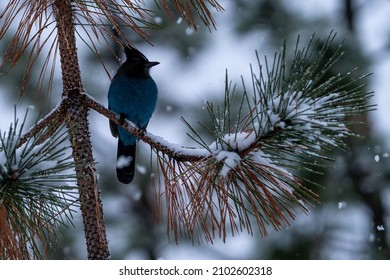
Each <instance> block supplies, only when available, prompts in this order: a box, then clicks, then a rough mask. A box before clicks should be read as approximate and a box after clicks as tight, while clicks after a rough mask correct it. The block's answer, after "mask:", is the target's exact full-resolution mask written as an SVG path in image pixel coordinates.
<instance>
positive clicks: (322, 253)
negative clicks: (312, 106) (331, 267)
mask: <svg viewBox="0 0 390 280" xmlns="http://www.w3.org/2000/svg"><path fill="white" fill-rule="evenodd" d="M6 2H7V1H1V2H0V8H3V7H4V5H5V4H6ZM145 2H148V3H150V8H151V9H153V10H155V9H156V6H155V3H154V1H145ZM219 2H220V4H221V5H222V6H223V7H224V9H225V11H224V12H223V13H215V15H214V16H215V19H216V23H217V25H216V30H211V32H210V31H209V30H208V29H207V28H205V27H203V26H202V25H201V24H200V25H199V28H198V30H197V31H195V30H193V29H191V28H188V27H187V26H186V24H185V21H184V20H183V19H182V18H181V17H180V16H179V15H178V16H175V17H174V19H173V20H170V19H169V18H168V17H167V16H166V15H165V12H164V11H158V10H156V13H155V16H154V18H153V20H154V22H155V23H156V24H158V25H161V26H164V28H163V29H151V30H147V32H148V33H150V42H151V43H152V44H153V45H151V44H150V43H147V42H145V41H144V40H143V39H141V38H140V37H138V36H137V35H136V34H134V33H131V32H129V33H128V36H129V39H130V40H131V41H132V42H134V44H135V45H136V46H137V47H138V48H139V49H140V50H141V51H142V52H143V53H144V54H145V55H146V56H147V57H148V58H149V59H150V60H153V61H160V63H161V64H160V65H159V66H156V67H155V68H153V70H152V76H153V78H154V79H155V81H156V83H157V84H158V87H159V100H158V107H157V109H156V112H155V114H154V116H153V117H152V119H151V121H150V123H149V126H148V131H150V132H152V133H154V134H156V135H160V136H162V137H164V138H165V139H167V140H169V141H171V142H173V143H178V144H183V145H195V144H194V143H193V142H192V141H191V140H190V138H189V137H188V136H187V135H186V133H187V132H188V129H187V128H186V126H185V125H184V124H183V122H182V121H181V120H180V118H181V117H182V116H183V117H184V118H185V119H187V120H188V121H190V122H191V123H192V124H193V125H195V126H196V123H197V121H201V122H205V123H207V118H206V117H207V113H206V110H205V104H206V101H213V102H216V103H218V102H219V103H221V102H222V99H223V96H224V86H225V74H226V70H227V71H228V74H229V79H230V80H231V81H232V83H237V89H238V90H240V85H241V76H242V77H243V78H244V80H246V81H247V82H248V84H250V65H251V64H252V65H254V66H256V65H257V61H256V55H255V50H257V51H258V53H259V55H260V57H261V58H262V57H264V56H270V58H272V57H273V55H274V53H275V51H280V50H281V46H282V45H283V42H284V41H286V42H287V45H288V47H289V49H290V50H291V51H292V50H293V49H294V47H295V41H296V39H297V36H298V35H300V36H301V44H302V46H304V45H305V44H307V42H308V41H309V40H310V37H311V36H312V35H313V33H315V34H316V36H317V37H318V38H324V39H326V38H327V37H328V35H329V33H330V32H331V31H332V30H333V31H335V32H337V37H336V42H335V45H336V44H338V43H339V42H341V41H344V49H345V54H344V56H343V57H342V59H341V60H340V62H339V63H338V64H337V65H335V68H334V69H333V70H332V72H333V73H334V74H337V73H346V72H349V71H351V70H353V69H354V68H356V67H360V69H359V70H358V71H357V72H356V75H359V74H360V75H361V74H367V73H373V74H372V75H371V76H370V77H369V78H368V79H367V80H366V81H367V85H366V89H367V91H374V92H375V96H374V98H373V99H372V100H371V101H370V102H371V103H373V104H377V106H376V110H375V111H371V112H368V113H367V114H365V115H362V116H360V120H364V121H365V123H366V124H365V125H360V126H359V127H357V128H356V132H357V133H359V134H360V135H362V136H363V137H362V138H354V139H350V140H348V141H349V142H348V146H349V149H348V150H346V151H339V150H336V151H334V153H333V155H331V156H333V157H334V158H335V162H334V168H330V169H324V170H322V171H323V175H316V176H313V175H310V176H312V177H311V178H310V179H311V180H312V181H314V182H318V183H320V184H322V185H323V186H324V187H323V188H315V189H314V190H315V191H316V192H317V193H318V194H319V195H320V199H319V200H320V203H319V204H315V205H314V206H313V207H310V211H311V212H310V213H309V214H308V215H305V214H303V213H301V214H299V215H298V217H297V219H296V220H295V221H294V222H292V224H291V227H290V228H288V229H286V230H284V231H281V232H274V231H273V230H272V229H270V231H269V235H268V236H267V237H261V236H260V234H259V233H258V232H256V231H255V232H254V234H253V236H251V235H248V234H247V233H245V232H243V233H242V234H241V235H239V236H234V237H231V236H230V237H228V238H227V240H226V242H225V243H223V242H222V241H221V240H219V239H218V238H217V239H215V240H214V243H213V244H206V243H204V244H197V243H196V244H193V243H192V242H191V241H190V240H179V243H178V244H176V243H175V241H174V240H169V238H168V237H167V234H166V226H165V224H164V223H162V224H159V225H157V224H154V223H153V222H152V212H151V208H152V204H151V196H152V185H151V181H150V167H149V166H150V148H149V147H148V146H146V145H144V144H143V143H141V144H139V145H138V160H137V175H136V178H135V181H134V182H133V183H132V184H131V185H122V184H120V183H118V182H117V180H116V177H115V160H116V145H117V144H116V140H115V139H114V138H112V137H111V134H110V131H109V127H108V121H107V119H105V118H104V117H102V116H100V115H98V114H97V113H95V112H91V114H90V124H91V134H92V141H93V148H94V155H95V158H96V161H97V168H98V172H99V179H100V187H101V192H102V200H103V206H104V212H105V213H104V214H105V218H106V226H107V234H108V240H109V246H110V250H111V253H112V258H113V259H389V258H390V235H389V233H388V232H389V230H388V228H389V227H390V216H389V213H390V187H389V186H390V166H389V160H390V159H389V155H390V150H389V145H390V141H389V139H390V125H389V124H390V115H389V113H388V110H389V109H388V108H390V96H389V94H390V79H389V75H390V1H389V0H327V1H320V0H256V1H252V0H235V1H228V0H220V1H219ZM0 22H1V19H0ZM6 45H7V37H4V38H3V39H2V41H1V42H0V59H3V58H2V57H3V56H2V55H3V53H4V50H5V47H6ZM78 48H79V58H80V64H81V72H82V79H83V83H84V86H85V88H86V91H87V92H88V93H89V94H90V95H92V96H94V97H95V98H96V99H97V100H98V101H99V102H101V103H102V104H104V105H106V104H107V99H106V95H107V91H108V87H109V83H110V78H109V76H108V75H107V73H106V72H105V71H104V69H103V67H102V65H101V64H100V62H99V60H98V59H97V58H96V57H95V56H94V55H93V54H92V53H91V52H90V50H89V48H88V47H87V46H86V45H85V44H84V43H83V42H82V41H81V40H78ZM99 51H100V54H101V55H102V56H103V58H104V61H105V64H106V67H107V69H108V70H109V71H110V74H111V75H113V74H115V71H116V69H117V68H118V66H119V62H118V61H116V60H115V59H114V58H113V56H112V54H110V52H109V50H108V49H107V47H106V46H105V45H103V44H102V45H100V46H99ZM26 59H27V57H26ZM40 63H43V62H40ZM36 67H37V68H38V67H39V63H38V65H36ZM255 68H256V67H255ZM24 70H25V65H24V64H23V61H20V62H19V63H18V65H17V66H16V67H15V68H14V69H12V71H10V72H7V71H6V69H0V98H1V99H0V114H1V117H0V130H1V131H6V130H8V128H9V125H10V123H11V122H12V121H13V116H14V104H18V105H17V108H18V114H19V115H21V116H22V115H23V114H24V110H25V108H26V107H30V108H32V107H34V108H35V109H34V110H33V111H32V112H30V119H29V124H30V125H32V124H33V121H34V120H35V117H34V114H35V115H38V113H40V112H43V113H44V112H48V111H50V110H51V108H53V106H55V105H56V104H57V102H58V100H59V98H60V96H61V85H62V82H61V77H60V67H59V64H57V68H56V74H55V77H54V83H53V88H52V93H51V94H47V93H46V92H39V94H37V93H36V91H35V89H34V86H33V85H32V86H31V87H30V89H29V90H28V91H27V93H26V94H25V95H24V96H23V97H20V96H19V92H20V84H21V79H22V77H23V72H24ZM38 74H39V71H36V73H33V78H32V83H33V81H34V79H38ZM198 129H199V130H201V127H198ZM307 176H309V175H307ZM75 211H76V212H75V213H74V220H73V222H74V224H73V225H69V227H67V228H62V229H61V231H62V232H63V234H61V235H60V236H61V240H59V248H58V249H57V250H53V252H52V255H51V257H52V258H53V259H85V258H86V248H85V241H84V232H83V226H82V221H81V216H80V213H78V212H77V211H78V210H77V209H75ZM253 228H254V229H256V227H255V226H254V227H253Z"/></svg>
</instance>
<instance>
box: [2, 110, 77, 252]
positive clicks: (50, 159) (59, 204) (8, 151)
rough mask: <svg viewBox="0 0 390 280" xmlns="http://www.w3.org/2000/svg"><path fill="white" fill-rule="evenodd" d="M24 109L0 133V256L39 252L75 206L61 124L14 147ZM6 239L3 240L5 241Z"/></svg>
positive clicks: (71, 166)
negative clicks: (50, 132) (47, 136)
mask: <svg viewBox="0 0 390 280" xmlns="http://www.w3.org/2000/svg"><path fill="white" fill-rule="evenodd" d="M26 117H27V113H26V115H25V117H24V119H23V120H22V123H21V124H19V120H18V119H17V118H16V113H15V121H14V123H13V124H11V125H10V128H9V130H8V133H5V132H4V133H3V132H1V133H0V134H1V135H0V145H1V146H0V225H1V226H0V236H1V240H0V243H2V244H1V246H0V248H1V249H2V250H1V251H0V257H1V258H5V259H26V258H44V257H45V256H47V254H48V251H47V249H48V248H50V247H51V246H53V245H55V244H53V240H56V232H55V230H56V228H58V227H60V226H63V225H65V226H66V225H68V223H69V222H70V223H71V218H72V207H73V206H77V205H75V204H77V189H76V187H75V181H76V179H75V176H74V172H73V170H74V166H73V162H72V160H71V157H70V155H69V154H68V153H67V152H66V150H67V148H68V147H67V136H66V133H65V132H61V131H60V130H59V131H58V132H56V133H55V134H54V135H53V136H52V137H51V138H49V139H48V140H46V141H44V142H42V141H41V140H40V139H41V137H40V136H43V135H44V134H45V132H42V134H40V135H37V136H36V137H35V138H30V139H29V141H27V143H25V144H24V145H23V146H21V147H20V148H16V147H17V145H18V142H19V139H20V137H21V136H22V130H23V127H24V124H25V121H26ZM6 240H7V242H6Z"/></svg>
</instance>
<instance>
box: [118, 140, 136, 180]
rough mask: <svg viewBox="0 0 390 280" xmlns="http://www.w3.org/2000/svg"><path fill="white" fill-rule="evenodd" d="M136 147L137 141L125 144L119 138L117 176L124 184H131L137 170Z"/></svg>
mask: <svg viewBox="0 0 390 280" xmlns="http://www.w3.org/2000/svg"><path fill="white" fill-rule="evenodd" d="M135 148H136V143H134V144H132V145H125V144H123V142H122V141H121V139H120V138H119V140H118V157H117V162H116V176H117V178H118V180H119V182H121V183H123V184H129V183H131V181H133V178H134V172H135Z"/></svg>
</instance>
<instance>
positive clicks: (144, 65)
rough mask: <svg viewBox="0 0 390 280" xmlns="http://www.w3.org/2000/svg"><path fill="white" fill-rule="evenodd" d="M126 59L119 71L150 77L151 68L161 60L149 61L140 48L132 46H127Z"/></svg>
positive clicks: (134, 75)
mask: <svg viewBox="0 0 390 280" xmlns="http://www.w3.org/2000/svg"><path fill="white" fill-rule="evenodd" d="M124 52H125V54H126V61H125V62H124V63H123V64H122V65H121V67H120V68H119V69H118V73H119V72H121V73H124V74H126V75H129V76H133V77H140V78H143V77H144V78H146V77H149V70H150V68H151V67H153V66H156V65H157V64H159V63H160V62H156V61H149V60H148V59H147V58H146V56H144V55H143V54H142V53H141V52H140V51H139V50H137V49H136V48H133V47H132V46H130V45H129V46H125V48H124Z"/></svg>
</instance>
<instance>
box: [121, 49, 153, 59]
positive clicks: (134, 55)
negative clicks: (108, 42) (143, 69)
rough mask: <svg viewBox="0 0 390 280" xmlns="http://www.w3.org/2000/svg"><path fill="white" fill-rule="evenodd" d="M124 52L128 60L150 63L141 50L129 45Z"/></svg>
mask: <svg viewBox="0 0 390 280" xmlns="http://www.w3.org/2000/svg"><path fill="white" fill-rule="evenodd" d="M124 52H125V54H126V58H127V59H128V60H144V61H149V60H148V59H147V58H146V56H144V55H143V54H142V53H141V52H140V51H139V50H137V49H136V48H134V47H132V46H130V45H127V46H125V48H124Z"/></svg>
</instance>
